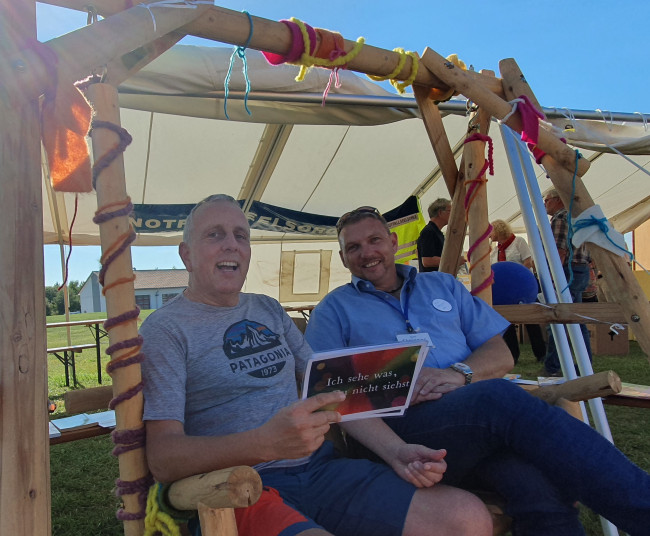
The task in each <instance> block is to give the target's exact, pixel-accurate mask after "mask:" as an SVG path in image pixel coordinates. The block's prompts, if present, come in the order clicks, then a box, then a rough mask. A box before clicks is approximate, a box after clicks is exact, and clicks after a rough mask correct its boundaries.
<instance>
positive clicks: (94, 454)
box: [47, 311, 650, 536]
mask: <svg viewBox="0 0 650 536" xmlns="http://www.w3.org/2000/svg"><path fill="white" fill-rule="evenodd" d="M150 312H151V311H143V312H142V313H141V314H140V319H144V318H146V316H147V315H148V314H149V313H150ZM87 318H98V315H97V314H96V313H95V314H82V315H74V316H73V317H72V320H83V319H87ZM64 320H65V319H64V318H62V317H48V319H47V321H48V323H51V322H62V321H64ZM47 335H48V347H49V348H52V347H56V346H64V345H67V344H68V341H67V338H66V330H65V328H56V329H49V330H48V334H47ZM93 341H94V339H93V335H92V333H91V331H90V330H89V329H88V328H87V327H85V326H82V327H76V328H73V332H72V344H83V343H86V342H90V343H92V342H93ZM107 345H108V340H107V339H103V340H102V353H103V352H104V350H105V348H106V346H107ZM48 359H49V362H48V367H49V368H48V379H49V395H50V398H51V399H52V400H54V401H55V402H56V403H57V406H58V407H57V410H56V413H55V415H54V416H53V417H54V418H58V417H62V416H65V412H64V410H65V408H64V407H63V393H64V392H65V390H66V387H65V378H64V372H63V365H62V364H61V363H60V362H59V361H58V360H57V359H56V358H53V357H51V358H48ZM76 360H77V361H76V362H77V377H78V380H79V381H80V383H81V384H82V385H83V386H84V387H94V386H96V385H97V369H96V356H95V352H94V350H84V351H83V352H82V353H81V354H77V358H76ZM103 360H104V361H103V364H104V366H105V365H106V362H107V360H108V357H107V356H106V355H105V354H103ZM593 366H594V369H595V371H597V372H598V371H601V370H610V369H611V370H614V371H616V372H617V373H618V374H619V376H621V378H622V380H623V381H626V382H631V383H641V384H645V385H650V364H649V363H648V360H647V358H646V357H645V355H644V354H643V353H642V352H641V350H640V349H639V346H638V344H637V343H635V342H631V343H630V352H629V354H628V355H627V356H623V357H621V356H595V357H594V364H593ZM540 368H541V365H540V364H539V363H537V361H536V360H535V358H534V356H533V354H532V351H531V350H530V346H529V345H527V344H523V345H522V346H521V357H520V358H519V363H518V364H517V366H516V368H515V370H514V371H513V372H516V373H518V374H521V375H522V377H523V378H527V379H535V378H536V377H537V375H538V372H539V370H540ZM103 378H104V385H107V384H110V378H109V377H108V376H107V375H103ZM605 409H606V413H607V416H608V419H609V423H610V427H611V429H612V434H613V436H614V442H615V443H616V444H617V446H618V447H619V448H620V449H621V450H622V451H623V452H624V453H625V454H626V455H627V456H629V457H630V459H632V461H634V462H635V463H637V464H638V465H639V466H641V467H642V468H643V469H645V470H646V471H650V410H647V409H639V408H627V407H618V406H605ZM112 448H113V445H112V442H111V440H110V437H109V436H102V437H97V438H91V439H84V440H81V441H76V442H71V443H64V444H60V445H54V446H52V447H51V453H50V456H51V461H50V463H51V474H52V534H53V536H69V535H77V534H93V535H94V536H118V535H121V534H123V529H122V525H121V523H120V522H119V521H118V520H117V519H116V518H115V511H116V510H117V508H118V504H119V501H118V499H117V498H116V497H115V495H114V493H113V488H114V482H115V479H116V478H118V462H117V459H116V458H114V457H113V456H112V455H111V450H112ZM583 510H585V511H584V512H583V514H582V516H583V522H584V524H585V527H586V530H587V534H588V535H589V536H596V535H600V534H602V531H601V528H600V522H599V519H598V517H597V516H595V515H594V514H593V513H591V512H589V511H586V509H583Z"/></svg>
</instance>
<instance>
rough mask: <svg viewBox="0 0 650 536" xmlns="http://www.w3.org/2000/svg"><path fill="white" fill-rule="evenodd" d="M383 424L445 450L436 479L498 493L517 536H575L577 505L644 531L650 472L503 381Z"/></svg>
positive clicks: (464, 390)
mask: <svg viewBox="0 0 650 536" xmlns="http://www.w3.org/2000/svg"><path fill="white" fill-rule="evenodd" d="M384 420H385V422H386V423H387V424H388V425H389V426H390V427H391V428H392V429H393V430H394V431H395V432H396V433H397V434H398V435H399V436H400V437H402V439H404V440H405V441H407V442H409V443H417V444H421V445H426V446H428V447H430V448H444V449H447V456H446V461H447V471H446V473H445V477H444V478H443V482H444V483H446V484H450V485H462V486H463V487H471V485H478V486H480V487H481V488H483V489H485V488H487V489H489V490H494V491H497V492H498V493H500V494H501V495H502V496H503V497H504V498H505V499H506V501H507V508H506V512H507V513H508V514H509V515H510V516H512V517H513V535H515V536H516V535H526V536H537V535H539V536H541V535H545V536H549V535H553V536H575V535H583V534H584V530H583V529H582V526H581V524H580V522H579V520H578V512H577V509H576V508H575V507H574V506H573V505H574V503H575V502H576V501H580V502H581V503H583V504H584V505H586V506H588V507H589V508H591V509H592V510H594V511H596V512H597V513H599V514H601V515H603V516H604V517H606V518H607V519H609V520H610V521H612V522H613V523H614V524H615V525H617V526H618V527H619V528H621V529H623V530H625V531H627V532H629V533H630V535H632V536H637V535H648V534H650V475H648V474H647V473H645V472H644V471H642V470H641V469H640V468H639V467H637V466H636V465H634V464H633V463H632V462H630V461H629V460H628V459H627V458H626V457H625V455H623V453H621V452H620V451H619V450H618V449H617V448H616V447H614V446H613V445H612V444H611V443H610V442H609V441H607V440H606V439H605V438H603V437H602V436H601V435H600V434H598V433H597V432H596V431H595V430H593V429H592V428H591V427H589V426H588V425H586V424H584V423H582V422H580V421H578V420H577V419H575V418H574V417H571V416H570V415H569V414H568V413H566V412H565V411H564V410H561V409H559V408H556V407H553V406H550V405H548V404H547V403H546V402H543V401H542V400H540V399H538V398H535V397H533V396H531V395H530V394H528V393H527V392H525V391H524V390H523V389H521V388H520V387H518V386H517V385H514V384H512V383H510V382H508V381H507V380H485V381H480V382H477V383H475V384H470V385H468V386H466V387H461V388H459V389H457V390H455V391H452V392H451V393H448V394H446V395H444V396H443V397H442V398H441V399H440V400H436V401H431V402H424V403H422V404H417V405H415V406H412V407H411V408H409V409H408V410H407V412H406V415H405V416H404V417H394V418H387V419H384ZM470 478H471V479H472V481H471V482H470V481H469V479H470Z"/></svg>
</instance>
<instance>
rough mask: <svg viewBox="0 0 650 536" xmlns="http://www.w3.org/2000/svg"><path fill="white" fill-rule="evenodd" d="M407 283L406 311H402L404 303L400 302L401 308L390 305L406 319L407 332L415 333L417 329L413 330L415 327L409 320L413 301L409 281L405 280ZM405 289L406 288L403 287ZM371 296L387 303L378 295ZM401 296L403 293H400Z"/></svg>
mask: <svg viewBox="0 0 650 536" xmlns="http://www.w3.org/2000/svg"><path fill="white" fill-rule="evenodd" d="M405 283H406V296H405V297H404V309H402V302H401V300H399V303H400V306H399V307H397V306H396V305H395V304H394V303H392V302H390V301H389V302H388V305H390V306H391V307H392V308H394V309H397V310H398V311H399V312H400V314H401V315H402V317H403V318H404V322H405V323H406V331H408V332H409V333H415V331H416V330H415V329H414V328H413V325H412V324H411V321H410V320H409V300H410V299H411V288H410V286H409V284H408V283H409V281H408V280H405ZM402 288H404V287H402ZM375 292H382V291H380V290H377V291H375ZM371 295H372V296H374V297H375V298H377V299H378V300H381V301H382V302H386V300H384V299H383V298H380V297H379V296H378V295H377V294H375V293H373V292H371ZM400 295H401V292H400Z"/></svg>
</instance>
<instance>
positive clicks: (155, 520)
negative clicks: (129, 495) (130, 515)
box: [144, 484, 181, 536]
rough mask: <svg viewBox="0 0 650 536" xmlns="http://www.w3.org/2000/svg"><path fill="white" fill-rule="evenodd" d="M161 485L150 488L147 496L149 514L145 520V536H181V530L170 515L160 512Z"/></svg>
mask: <svg viewBox="0 0 650 536" xmlns="http://www.w3.org/2000/svg"><path fill="white" fill-rule="evenodd" d="M160 486H161V484H154V485H153V486H151V488H149V495H148V496H147V514H146V516H145V518H144V536H155V535H156V534H162V536H181V529H180V527H179V526H178V525H177V524H176V521H174V518H173V517H172V516H170V515H169V514H168V513H166V512H163V511H161V510H160V505H159V504H158V492H159V487H160Z"/></svg>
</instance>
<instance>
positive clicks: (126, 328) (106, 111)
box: [87, 84, 148, 536]
mask: <svg viewBox="0 0 650 536" xmlns="http://www.w3.org/2000/svg"><path fill="white" fill-rule="evenodd" d="M87 97H88V99H89V101H90V102H91V104H92V105H93V108H94V110H95V120H99V121H105V122H108V123H112V124H113V125H115V126H118V127H119V125H120V109H119V104H118V100H117V89H116V88H115V87H113V86H111V85H109V84H91V85H90V86H89V87H88V90H87ZM117 141H118V135H117V134H116V133H115V132H113V131H112V130H109V129H106V128H96V127H95V128H93V129H92V147H93V155H94V161H95V162H98V161H99V160H100V159H101V157H102V156H103V155H104V154H106V153H107V152H108V151H109V150H111V149H112V148H113V147H114V146H115V144H116V142H117ZM95 189H96V192H97V207H98V211H101V210H102V208H103V207H108V206H110V205H113V208H111V209H109V210H111V211H115V210H116V207H117V206H122V205H123V204H124V202H125V201H126V200H127V192H126V181H125V175H124V159H123V156H122V154H120V155H119V156H118V157H117V158H115V159H114V160H113V161H112V162H111V163H110V164H109V165H108V167H106V168H105V169H104V170H103V171H102V172H101V173H100V174H99V176H98V177H97V183H96V185H95ZM131 231H132V227H131V223H130V221H129V218H128V215H123V216H118V217H115V218H112V219H110V220H108V221H106V222H104V223H101V224H100V225H99V232H100V238H101V246H102V262H103V263H104V265H105V266H104V267H103V269H104V270H105V279H104V285H103V286H104V288H107V287H109V286H110V285H111V284H116V286H114V287H112V288H108V290H107V291H106V313H107V318H108V319H112V318H115V317H117V316H119V315H124V314H125V313H128V312H131V311H134V310H135V308H136V305H135V293H134V287H133V279H134V276H133V268H132V267H133V264H132V262H131V250H130V248H129V247H128V242H126V238H124V237H126V236H128V235H129V233H130V232H131ZM121 244H127V245H126V248H125V249H124V250H123V251H122V252H121V253H120V254H118V255H117V256H116V257H115V259H114V260H113V261H112V262H109V263H107V262H106V260H105V257H106V256H107V255H108V256H109V257H110V256H111V254H112V252H115V251H116V249H117V247H118V246H120V245H121ZM107 331H108V337H109V345H110V346H113V345H115V344H117V343H124V341H129V340H134V339H136V338H137V337H138V327H137V319H136V318H132V319H131V320H129V321H126V322H122V323H119V324H117V325H116V326H115V327H113V328H112V329H108V330H107ZM136 351H137V349H136ZM133 353H134V347H133V346H131V347H127V348H121V349H119V350H117V351H115V352H114V353H113V355H112V356H111V363H112V364H114V363H116V362H118V361H119V360H120V359H125V358H126V357H128V356H129V355H133ZM111 376H112V378H113V395H114V396H115V397H118V396H120V395H121V394H123V393H125V392H127V391H129V390H131V389H133V388H134V387H135V386H137V385H139V384H140V382H141V372H140V365H139V363H135V364H132V365H129V366H126V367H122V368H116V369H115V370H114V371H113V372H112V373H111ZM142 410H143V398H142V392H141V391H140V392H138V393H137V394H136V395H135V396H133V397H131V398H128V399H127V400H124V401H123V402H121V403H119V404H117V406H116V407H115V415H116V422H117V428H116V429H117V430H118V431H122V430H140V429H142V427H143V423H142ZM118 460H119V467H120V479H121V480H123V481H126V482H139V481H142V480H143V479H145V478H146V476H147V475H148V469H147V463H146V460H145V452H144V445H141V446H140V447H139V448H137V449H134V450H129V451H127V452H124V453H123V454H121V455H120V456H119V457H118ZM145 493H146V491H145ZM123 500H124V511H125V512H126V513H128V514H143V512H141V509H140V505H139V503H138V494H137V493H134V494H127V495H123ZM143 531H144V521H143V519H136V520H127V521H124V533H125V534H126V535H127V536H135V535H140V534H142V532H143Z"/></svg>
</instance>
